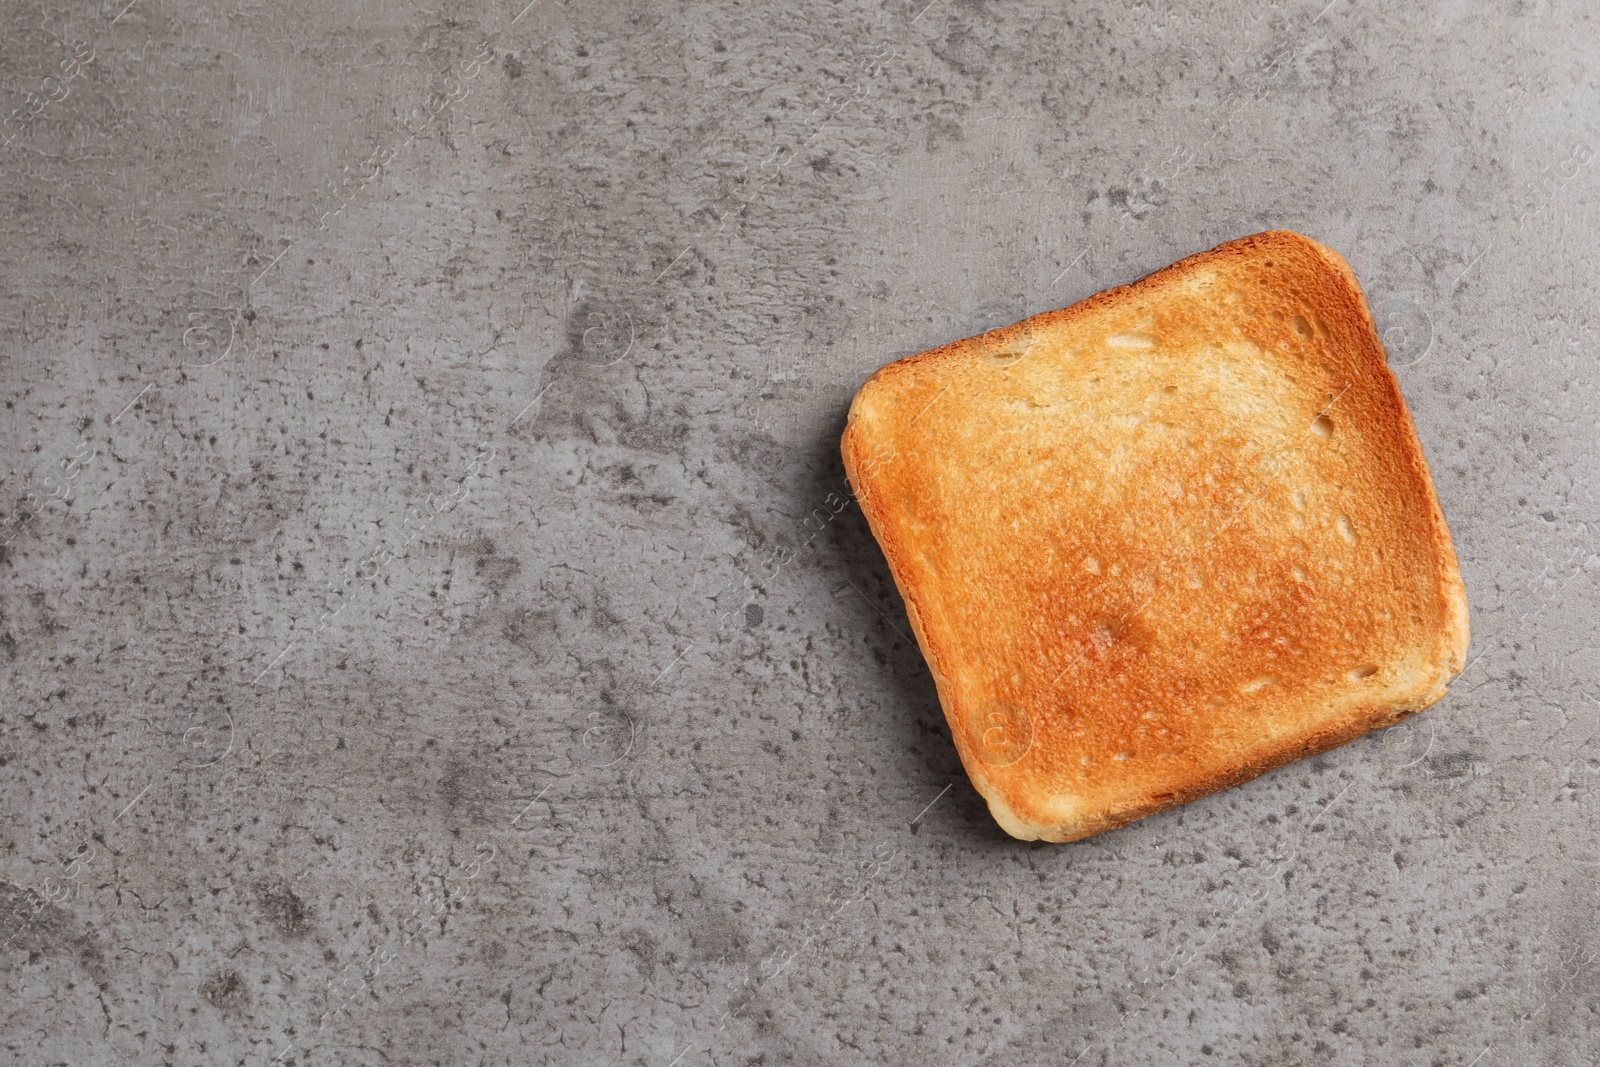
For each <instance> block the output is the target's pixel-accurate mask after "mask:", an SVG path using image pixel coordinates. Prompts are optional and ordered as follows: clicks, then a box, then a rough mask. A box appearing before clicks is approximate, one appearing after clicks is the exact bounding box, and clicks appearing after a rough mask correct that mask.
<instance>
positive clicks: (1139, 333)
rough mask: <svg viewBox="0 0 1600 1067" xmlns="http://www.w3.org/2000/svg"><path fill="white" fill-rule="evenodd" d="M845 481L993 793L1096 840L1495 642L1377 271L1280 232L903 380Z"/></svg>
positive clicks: (976, 340) (954, 728) (1039, 821)
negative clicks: (1467, 571)
mask: <svg viewBox="0 0 1600 1067" xmlns="http://www.w3.org/2000/svg"><path fill="white" fill-rule="evenodd" d="M843 452H844V460H845V468H846V471H847V472H848V474H849V476H850V480H851V483H852V485H853V486H854V487H855V490H856V493H857V496H858V498H859V500H860V501H861V505H862V509H863V511H864V513H865V514H866V516H867V519H868V522H869V524H870V525H871V527H872V530H873V533H874V534H875V536H876V537H877V539H878V542H879V544H880V545H881V546H882V547H883V550H884V554H885V556H886V558H887V560H888V563H889V568H890V570H891V572H892V573H893V576H894V580H895V582H896V583H897V585H898V586H899V588H900V591H901V593H902V595H903V596H904V598H905V602H906V610H907V613H908V615H909V617H910V620H911V623H912V626H913V627H914V628H915V632H916V636H917V640H918V642H919V644H920V645H921V647H922V651H923V654H924V656H925V658H926V659H927V661H928V665H929V667H930V669H931V670H932V672H933V676H934V680H935V682H936V684H937V686H938V691H939V698H940V701H941V703H942V704H943V707H944V711H945V714H946V717H947V718H948V720H949V724H950V729H951V732H952V734H953V735H954V737H955V742H956V746H957V748H958V750H959V751H960V754H961V759H962V762H963V764H964V765H965V767H966V769H967V772H968V774H969V775H970V776H971V778H972V781H973V784H974V785H975V786H976V787H977V789H978V790H979V792H980V793H982V794H983V796H984V797H985V798H986V799H987V801H988V803H989V808H990V811H991V812H992V813H993V815H994V817H995V819H996V820H997V821H998V822H999V823H1000V825H1001V826H1002V827H1003V828H1004V829H1005V830H1006V831H1007V832H1009V833H1010V834H1012V835H1013V836H1016V837H1019V838H1023V839H1037V838H1043V839H1046V840H1052V841H1069V840H1073V839H1076V838H1081V837H1086V836H1088V835H1090V834H1094V833H1098V832H1100V831H1103V830H1108V829H1111V828H1113V827H1116V826H1120V825H1122V824H1124V823H1127V822H1129V821H1131V820H1133V819H1137V818H1140V817H1141V816H1144V815H1148V814H1150V813H1152V812H1155V811H1159V810H1161V809H1162V808H1166V807H1170V806H1172V805H1174V804H1178V803H1181V802H1183V801H1186V800H1191V799H1193V798H1195V797H1198V796H1202V795H1204V794H1206V793H1209V792H1212V791H1214V790H1217V789H1220V788H1223V787H1225V786H1228V785H1232V784H1236V783H1238V782H1242V781H1245V780H1247V779H1249V778H1252V777H1254V776H1256V775H1258V774H1261V773H1262V772H1264V771H1266V770H1270V769H1271V768H1273V767H1276V766H1280V765H1282V764H1284V763H1287V762H1289V761H1291V760H1294V759H1297V758H1299V757H1301V756H1305V755H1310V754H1312V753H1315V752H1318V751H1322V750H1325V749H1327V748H1331V747H1333V746H1335V745H1338V744H1341V743H1343V742H1345V741H1348V740H1351V739H1353V738H1355V737H1358V736H1360V735H1361V734H1364V733H1366V732H1367V731H1369V730H1372V729H1374V728H1377V727H1382V726H1386V725H1390V724H1392V723H1394V722H1396V721H1398V720H1399V719H1401V718H1403V717H1404V716H1406V715H1408V714H1410V713H1411V712H1414V711H1417V710H1420V709H1421V708H1424V707H1426V706H1427V705H1429V704H1431V703H1433V702H1434V701H1435V700H1438V699H1439V697H1441V696H1442V695H1444V693H1445V686H1446V683H1447V682H1448V681H1449V679H1450V678H1451V677H1452V676H1453V675H1455V674H1456V673H1458V672H1459V671H1460V670H1461V667H1462V661H1463V656H1464V653H1465V649H1466V645H1467V607H1466V596H1465V592H1464V590H1463V587H1462V585H1461V579H1460V573H1459V570H1458V567H1457V563H1456V556H1455V551H1454V548H1453V547H1452V544H1451V541H1450V534H1449V530H1448V528H1447V527H1446V525H1445V522H1444V517H1443V515H1442V513H1441V511H1440V508H1439V503H1438V499H1437V496H1436V494H1435V492H1434V488H1433V483H1432V480H1431V478H1430V476H1429V472H1428V467H1427V464H1426V461H1425V460H1424V458H1423V454H1422V448H1421V445H1420V443H1419V442H1418V440H1417V436H1416V431H1415V429H1414V428H1413V426H1412V421H1411V416H1410V413H1409V412H1408V411H1407V410H1406V406H1405V402H1404V400H1403V399H1402V397H1401V394H1400V390H1399V385H1398V383H1397V382H1396V380H1395V377H1394V374H1393V373H1392V372H1391V371H1390V370H1389V368H1388V365H1387V363H1386V361H1385V356H1384V350H1383V345H1382V342H1381V341H1380V340H1379V338H1378V335H1377V332H1376V330H1375V328H1374V325H1373V321H1372V316H1371V313H1370V312H1369V310H1368V308H1367V303H1366V299H1365V297H1364V296H1363V295H1362V293H1361V290H1360V287H1359V285H1358V284H1357V282H1356V279H1355V276H1354V274H1353V273H1352V272H1351V270H1350V268H1349V266H1348V265H1347V264H1346V263H1345V261H1344V260H1343V259H1342V258H1341V257H1340V256H1339V255H1338V254H1337V253H1334V252H1332V251H1331V250H1329V249H1327V248H1324V247H1323V246H1322V245H1320V244H1318V243H1317V242H1315V241H1313V240H1311V239H1309V238H1306V237H1302V236H1300V235H1298V234H1294V233H1290V232H1287V231H1273V232H1269V233H1263V234H1257V235H1255V236H1253V237H1248V238H1244V239H1242V240H1238V241H1233V242H1230V243H1228V244H1225V245H1221V246H1219V247H1217V248H1215V249H1212V250H1211V251H1209V252H1204V253H1201V254H1199V255H1196V256H1191V257H1189V258H1188V259H1184V260H1182V261H1180V262H1178V263H1176V264H1174V265H1173V266H1171V267H1168V268H1166V269H1165V270H1162V271H1158V272H1157V273H1155V274H1152V275H1150V276H1149V277H1147V278H1144V279H1142V280H1140V281H1138V282H1135V283H1133V284H1132V285H1126V286H1121V287H1118V288H1116V289H1111V290H1107V291H1106V292H1103V293H1100V294H1098V295H1097V296H1094V297H1091V298H1089V299H1088V300H1085V301H1083V302H1082V303H1079V304H1076V305H1073V306H1072V307H1069V308H1065V309H1063V310H1060V311H1053V312H1047V313H1045V314H1042V315H1037V316H1034V317H1033V318H1031V319H1028V320H1025V321H1024V322H1022V323H1018V324H1017V325H1015V326H1011V327H1006V328H1004V329H1000V330H994V331H991V332H989V333H986V334H983V335H980V336H978V337H973V338H968V339H966V340H962V341H957V342H955V343H953V344H950V345H946V346H944V347H942V348H938V349H934V350H932V351H929V352H924V353H922V354H920V355H916V356H912V357H909V358H907V359H903V360H900V361H899V362H897V363H894V364H891V365H889V366H887V367H885V368H883V369H882V370H880V371H879V372H878V373H877V374H875V375H873V377H872V378H871V379H870V380H869V381H868V382H867V383H866V384H865V385H864V386H863V387H862V389H861V390H860V392H859V393H858V394H857V396H856V398H855V400H854V402H853V403H852V404H851V407H850V415H849V420H848V424H847V426H846V430H845V434H844V441H843Z"/></svg>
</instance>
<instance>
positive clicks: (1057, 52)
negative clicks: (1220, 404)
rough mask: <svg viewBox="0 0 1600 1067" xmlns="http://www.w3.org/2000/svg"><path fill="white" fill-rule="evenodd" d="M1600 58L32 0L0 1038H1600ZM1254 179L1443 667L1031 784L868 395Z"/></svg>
mask: <svg viewBox="0 0 1600 1067" xmlns="http://www.w3.org/2000/svg"><path fill="white" fill-rule="evenodd" d="M1597 54H1600V24H1597V13H1596V10H1595V9H1594V8H1593V6H1592V5H1587V4H1583V3H1579V2H1577V0H1553V2H1545V0H1506V2H1502V3H1493V4H1466V3H1424V4H1419V5H1402V4H1376V3H1373V2H1371V0H1331V2H1329V0H1310V2H1308V3H1297V2H1283V3H1268V4H1255V5H1232V4H1224V3H1218V2H1183V3H1174V4H1143V3H1140V4H1133V5H1130V6H1120V5H1112V4H1098V3H1060V4H1040V3H1030V2H1018V3H1009V4H1002V3H994V2H985V0H932V2H929V0H918V2H917V3H915V4H908V3H904V2H902V0H882V2H881V3H880V2H874V0H866V2H862V0H800V2H799V3H793V4H777V3H770V2H752V0H709V2H706V3H699V4H678V3H664V4H657V3H651V4H647V3H615V2H610V0H607V2H603V3H598V4H579V3H572V2H568V0H534V2H533V3H530V4H527V5H526V6H524V3H523V2H522V0H518V2H507V3H488V2H483V0H466V2H459V3H450V4H442V5H427V4H418V3H415V2H413V0H396V2H391V3H383V4H379V3H374V2H367V0H364V2H356V3H346V4H332V5H325V4H315V3H310V2H308V0H229V2H227V3H223V4H213V5H204V4H198V3H192V2H190V3H179V2H176V0H115V2H111V0H104V2H102V0H73V2H70V3H68V2H51V3H36V2H19V3H8V4H6V5H5V6H4V8H3V10H0V112H3V114H4V118H3V129H0V144H3V147H0V380H3V392H4V401H5V408H4V410H3V411H0V492H3V497H4V499H3V505H4V509H5V516H4V526H3V527H0V529H3V533H0V544H4V546H5V547H4V549H3V552H0V653H3V654H0V667H3V670H4V682H3V686H4V688H3V696H0V699H3V701H4V704H3V708H0V765H3V771H0V797H3V813H4V820H3V824H0V878H3V879H4V882H3V885H4V889H3V898H0V905H3V907H0V919H3V923H4V929H3V931H0V939H3V940H4V947H3V949H0V1061H3V1062H6V1063H11V1062H14V1063H18V1064H88V1063H95V1064H112V1065H128V1067H144V1065H158V1064H174V1065H184V1067H188V1065H201V1064H204V1065H208V1067H209V1065H218V1064H243V1065H253V1067H269V1065H273V1064H372V1065H380V1064H451V1065H468V1064H518V1065H521V1064H628V1065H633V1064H637V1065H641V1067H670V1065H680V1067H694V1065H700V1064H724V1065H726V1064H766V1065H778V1064H824V1063H826V1064H867V1063H914V1064H919V1065H927V1067H976V1065H979V1064H1011V1063H1029V1064H1032V1063H1056V1064H1083V1065H1089V1064H1144V1063H1211V1062H1217V1063H1244V1064H1273V1065H1278V1064H1295V1063H1318V1064H1321V1063H1338V1064H1363V1063H1381V1064H1406V1065H1411V1064H1416V1065H1432V1064H1457V1065H1462V1067H1466V1065H1476V1067H1496V1065H1502V1064H1522V1063H1527V1064H1533V1063H1541V1064H1542V1063H1549V1064H1592V1063H1594V1062H1595V1060H1596V1057H1597V1056H1600V1039H1597V1037H1596V1034H1595V1028H1596V1021H1597V1020H1596V1012H1597V1009H1600V999H1597V996H1596V993H1595V988H1596V986H1595V982H1596V978H1597V977H1600V933H1597V931H1596V929H1595V915H1596V912H1597V905H1600V891H1597V889H1596V887H1595V875H1596V871H1597V868H1600V842H1597V839H1596V816H1597V811H1596V807H1597V805H1596V788H1597V786H1600V750H1597V748H1596V746H1595V744H1594V742H1595V737H1596V734H1597V733H1600V721H1597V711H1600V709H1597V706H1596V703H1595V667H1596V653H1595V643H1594V637H1595V633H1596V623H1595V618H1594V614H1593V611H1592V607H1591V605H1592V604H1593V602H1594V597H1595V582H1596V571H1597V566H1596V565H1597V563H1600V556H1597V555H1596V553H1597V551H1600V549H1597V548H1596V545H1595V541H1594V539H1593V535H1594V533H1595V531H1596V529H1597V528H1600V527H1597V524H1600V511H1597V500H1596V484H1595V482H1596V480H1595V474H1596V465H1595V458H1596V455H1597V453H1600V430H1597V421H1600V420H1597V419H1596V404H1595V401H1596V390H1597V386H1600V368H1597V367H1596V363H1595V324H1594V321H1593V318H1592V309H1593V306H1594V299H1595V291H1596V280H1595V278H1596V247H1597V240H1596V239H1597V237H1600V206H1597V205H1600V196H1597V192H1600V167H1596V166H1593V165H1592V163H1593V160H1594V157H1595V154H1596V153H1597V152H1600V110H1597V104H1600V87H1597V86H1596V83H1595V76H1594V71H1595V57H1596V55H1597ZM1276 227H1287V228H1291V229H1296V230H1300V231H1302V232H1305V233H1308V234H1311V235H1313V236H1315V237H1317V238H1319V239H1321V240H1323V241H1324V242H1326V243H1328V244H1329V245H1331V246H1333V247H1335V248H1337V249H1338V250H1340V251H1341V252H1343V253H1344V254H1345V255H1346V256H1347V257H1348V258H1349V260H1350V261H1351V263H1352V264H1353V266H1354V267H1355V269H1356V271H1357V273H1358V275H1359V276H1360V277H1361V279H1362V281H1363V283H1364V285H1365V286H1366V287H1367V290H1368V292H1369V295H1370V296H1371V299H1372V301H1373V304H1374V306H1375V308H1376V313H1377V317H1378V319H1379V321H1380V324H1381V325H1382V329H1383V333H1384V336H1385V338H1386V340H1387V342H1388V347H1389V349H1390V358H1391V363H1392V365H1394V366H1395V368H1396V372H1397V374H1398V376H1399V379H1400V382H1401V385H1402V388H1403V390H1404V392H1405V395H1406V398H1407V400H1408V401H1409V403H1410V405H1411V408H1412V411H1413V413H1414V415H1415V418H1416V422H1417V426H1418V430H1419V433H1420V435H1421V438H1422V440H1423V442H1424V446H1425V448H1426V451H1427V455H1428V458H1429V460H1430V462H1431V463H1432V466H1433V472H1434V476H1435V479H1436V482H1437V485H1438V489H1439V493H1440V496H1441V499H1442V501H1443V505H1444V509H1445V513H1446V515H1447V517H1448V518H1449V520H1450V523H1451V526H1452V529H1453V531H1454V534H1455V537H1456V543H1457V547H1458V550H1459V552H1460V557H1461V564H1462V570H1463V572H1464V575H1465V579H1466V583H1467V587H1468V591H1469V595H1470V598H1471V602H1472V622H1473V630H1474V635H1473V644H1472V649H1471V652H1470V653H1469V666H1468V668H1467V670H1466V672H1465V674H1464V676H1463V677H1462V678H1461V679H1460V680H1459V681H1458V682H1457V683H1456V684H1455V686H1454V688H1453V691H1452V692H1451V694H1450V696H1448V697H1447V698H1446V699H1445V700H1444V701H1442V702H1441V703H1440V704H1438V705H1436V706H1435V707H1434V708H1433V709H1432V710H1430V711H1429V712H1427V713H1425V714H1423V715H1420V716H1417V717H1416V718H1414V719H1412V720H1409V721H1408V722H1407V723H1406V724H1404V725H1402V726H1399V727H1396V728H1394V729H1392V730H1390V731H1387V732H1386V733H1384V734H1381V735H1376V736H1371V737H1368V738H1364V739H1362V740H1360V741H1358V742H1355V743H1353V744H1350V745H1348V746H1346V747H1344V748H1341V749H1338V750H1335V751H1333V752H1330V753H1327V754H1325V755H1322V756H1320V757H1317V758H1314V759H1310V760H1307V761H1303V762H1300V763H1297V764H1294V765H1291V766H1289V767H1286V768H1284V769H1282V770H1280V771H1277V772H1275V773H1272V774H1269V775H1266V776H1265V777H1263V778H1260V779H1258V780H1256V781H1254V782H1251V783H1249V784H1247V785H1244V786H1241V787H1239V788H1236V789H1232V790H1229V791H1226V792H1224V793H1221V794H1218V795H1215V796H1212V797H1209V798H1207V799H1204V800H1200V801H1197V802H1195V803H1193V804H1190V805H1188V806H1186V807H1183V808H1181V809H1177V810H1173V811H1170V812H1166V813H1164V814H1161V815H1159V816H1155V817H1152V818H1149V819H1146V820H1144V821H1143V822H1140V823H1138V824H1136V825H1134V826H1131V827H1128V828H1126V829H1124V830H1121V831H1118V832H1115V833H1111V834H1106V835H1103V836H1101V837H1097V838H1094V839H1091V840H1088V841H1085V842H1081V843H1078V844H1074V845H1067V846H1053V845H1043V844H1024V843H1020V842H1016V841H1013V840H1011V839H1009V838H1007V837H1006V836H1005V835H1004V834H1003V833H1001V832H1000V831H999V830H998V829H997V827H996V826H995V825H994V823H993V821H992V820H991V819H990V817H989V815H988V813H987V810H986V808H985V807H984V805H983V803H982V801H981V799H980V798H979V797H978V796H977V794H976V793H975V792H974V791H973V789H972V788H971V786H970V785H969V784H968V782H967V780H966V777H965V775H964V774H963V772H962V770H961V766H960V763H959V761H958V759H957V757H956V753H955V749H954V747H953V744H952V742H951V739H950V735H949V731H948V729H947V727H946V725H945V722H944V718H943V715H942V713H941V711H940V709H939V706H938V703H937V701H936V698H935V694H934V690H933V686H932V682H931V680H930V678H929V675H928V672H927V670H926V668H925V666H924V664H923V661H922V658H921V656H920V654H919V652H918V650H917V648H916V646H915V644H914V643H913V642H912V641H910V640H908V638H907V634H908V633H909V632H910V631H909V626H908V623H907V621H906V618H905V615H904V609H903V607H902V604H901V602H900V600H899V599H898V597H897V594H896V592H895V590H894V586H893V583H892V581H891V580H890V578H889V575H888V572H887V569H886V566H885V564H884V562H883V559H882V556H881V554H880V553H879V551H878V549H877V546H876V544H875V543H874V541H873V540H872V537H871V535H870V533H869V531H868V530H867V528H866V526H865V523H864V521H863V520H862V518H861V515H860V513H859V511H858V510H857V509H856V508H855V507H854V505H853V504H850V503H848V494H845V493H844V491H845V482H844V473H843V469H842V466H841V463H840V459H839V455H838V447H837V442H838V436H839V433H840V431H841V429H842V426H843V420H844V412H845V407H846V405H847V403H848V401H849V398H850V397H851V395H852V394H853V393H854V391H855V389H856V388H857V387H858V386H859V385H860V383H861V382H862V381H863V380H864V379H865V378H866V376H867V375H868V374H869V373H871V372H872V371H873V370H874V369H876V368H877V367H879V366H881V365H882V364H884V363H887V362H889V361H890V360H892V359H895V358H897V357H900V356H903V355H906V354H909V353H912V352H916V351H919V350H921V349H924V348H927V347H931V346H933V345H936V344H939V343H942V342H945V341H949V340H952V339H955V338H959V337H963V336H967V335H969V334H972V333H975V332H978V331H980V330H982V329H986V328H990V327H993V326H998V325H1003V324H1006V323H1009V322H1012V321H1015V320H1016V319H1017V318H1019V317H1021V316H1023V315H1024V314H1028V313H1032V312H1037V311H1042V310H1046V309H1049V308H1054V307H1060V306H1064V305H1066V304H1068V303H1071V302H1073V301H1075V300H1078V299H1080V298H1082V297H1084V296H1086V295H1089V294H1091V293H1093V292H1096V291H1098V290H1100V289H1102V288H1105V287H1107V286H1109V285H1113V284H1116V283H1119V282H1124V281H1128V280H1131V279H1133V278H1136V277H1138V276H1140V275H1142V274H1144V273H1147V272H1148V271H1150V270H1153V269H1155V268H1158V267H1161V266H1164V265H1165V264H1167V263H1169V262H1171V261H1172V260H1174V259H1177V258H1179V257H1180V256H1183V255H1186V254H1189V253H1192V252H1196V251H1199V250H1202V249H1204V248H1208V247H1210V246H1212V245H1214V244H1216V243H1218V242H1220V241H1223V240H1227V239H1230V238H1234V237H1238V236H1242V235H1244V234H1248V233H1252V232H1255V231H1258V230H1263V229H1269V228H1276ZM841 494H844V495H841Z"/></svg>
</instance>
